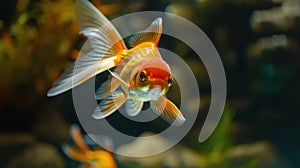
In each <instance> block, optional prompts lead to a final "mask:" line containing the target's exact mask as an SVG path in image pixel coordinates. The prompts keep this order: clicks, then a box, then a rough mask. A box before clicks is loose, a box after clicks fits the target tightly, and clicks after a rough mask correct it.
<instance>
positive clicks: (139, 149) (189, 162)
mask: <svg viewBox="0 0 300 168" xmlns="http://www.w3.org/2000/svg"><path fill="white" fill-rule="evenodd" d="M150 135H153V134H152V133H144V134H142V135H141V136H150ZM153 142H154V144H155V145H152V144H151V143H149V142H147V141H142V140H136V141H133V142H132V143H129V144H126V145H123V146H121V147H119V148H118V149H117V151H116V152H117V153H122V154H124V155H133V154H134V155H136V156H145V157H126V156H121V155H118V156H117V160H118V161H119V163H121V164H122V165H123V166H124V167H145V168H157V167H172V168H182V167H187V168H188V167H191V168H192V167H202V166H203V165H204V164H205V162H206V161H205V159H204V157H203V156H201V155H199V154H197V153H196V152H194V151H192V150H190V149H188V148H186V147H182V146H174V147H172V148H171V149H169V150H167V151H165V152H163V153H159V154H157V155H153V156H147V154H149V153H151V152H153V151H159V150H160V149H162V148H165V147H167V146H168V145H169V142H168V141H167V140H166V139H164V138H163V137H161V136H156V139H155V140H153Z"/></svg>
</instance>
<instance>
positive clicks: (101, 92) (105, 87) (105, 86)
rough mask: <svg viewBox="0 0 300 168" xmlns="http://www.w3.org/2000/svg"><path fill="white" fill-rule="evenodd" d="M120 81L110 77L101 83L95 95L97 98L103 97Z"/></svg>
mask: <svg viewBox="0 0 300 168" xmlns="http://www.w3.org/2000/svg"><path fill="white" fill-rule="evenodd" d="M120 84H121V82H120V81H119V80H118V79H116V78H111V79H108V80H107V81H105V82H104V83H102V84H101V86H100V87H99V88H98V89H97V91H96V93H95V95H96V99H97V100H101V99H104V98H105V97H107V96H108V95H109V94H110V93H111V92H113V91H115V90H116V89H117V88H118V87H119V86H120Z"/></svg>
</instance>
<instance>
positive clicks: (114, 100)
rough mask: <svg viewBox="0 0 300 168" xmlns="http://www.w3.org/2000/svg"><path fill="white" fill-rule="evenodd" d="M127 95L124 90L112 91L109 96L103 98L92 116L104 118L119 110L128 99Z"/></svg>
mask: <svg viewBox="0 0 300 168" xmlns="http://www.w3.org/2000/svg"><path fill="white" fill-rule="evenodd" d="M126 99H127V95H126V94H125V93H124V92H123V91H122V90H116V91H114V92H112V93H111V94H110V95H108V97H106V98H104V99H103V100H101V102H100V103H99V105H98V107H97V108H96V109H95V112H94V113H93V114H92V117H93V118H95V119H102V118H104V117H106V116H108V115H110V114H112V113H113V112H115V111H116V110H118V109H119V108H120V107H121V106H122V105H123V104H124V102H125V101H126Z"/></svg>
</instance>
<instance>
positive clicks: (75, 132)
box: [70, 124, 90, 152]
mask: <svg viewBox="0 0 300 168" xmlns="http://www.w3.org/2000/svg"><path fill="white" fill-rule="evenodd" d="M70 134H71V136H72V138H73V141H74V142H75V144H76V145H77V146H78V148H79V149H80V150H82V151H84V152H85V151H88V150H90V148H89V147H88V146H87V145H86V143H85V142H84V139H83V137H82V134H81V131H80V128H79V127H78V126H77V125H75V124H73V125H72V126H71V128H70Z"/></svg>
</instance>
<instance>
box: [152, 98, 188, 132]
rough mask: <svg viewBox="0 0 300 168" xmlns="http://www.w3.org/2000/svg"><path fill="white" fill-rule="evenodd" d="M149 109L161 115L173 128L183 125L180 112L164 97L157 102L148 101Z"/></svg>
mask: <svg viewBox="0 0 300 168" xmlns="http://www.w3.org/2000/svg"><path fill="white" fill-rule="evenodd" d="M150 105H151V109H152V110H153V111H154V112H156V113H157V114H159V115H161V117H162V118H163V119H165V120H166V121H168V122H169V123H171V124H172V125H175V126H180V125H182V124H183V123H184V121H185V118H184V116H183V115H182V114H181V112H180V110H179V109H178V108H177V107H176V105H175V104H174V103H172V102H171V101H170V100H169V99H167V98H166V97H165V96H161V97H160V98H158V99H157V100H152V101H150Z"/></svg>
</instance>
